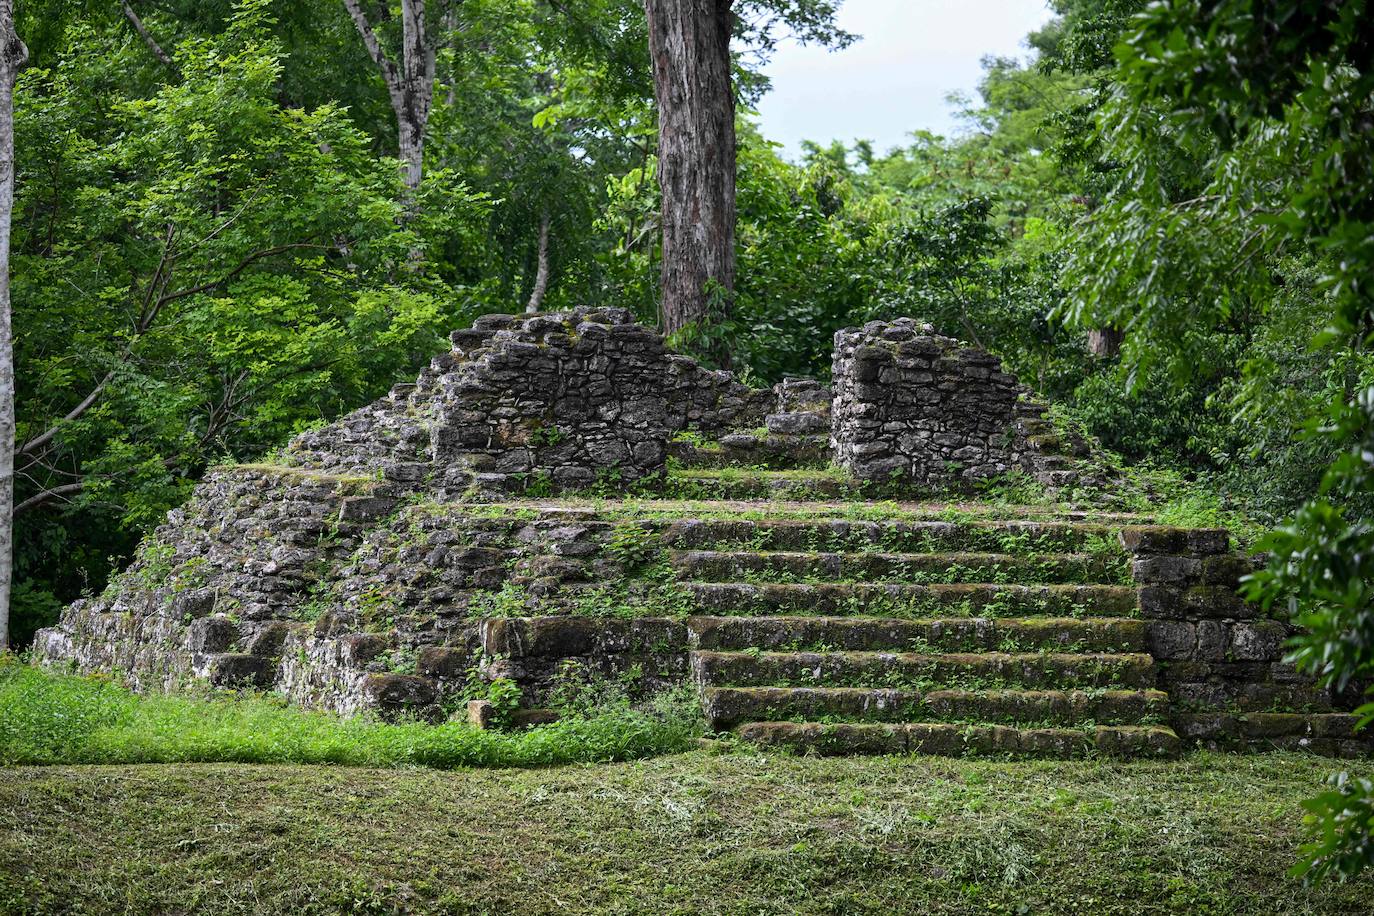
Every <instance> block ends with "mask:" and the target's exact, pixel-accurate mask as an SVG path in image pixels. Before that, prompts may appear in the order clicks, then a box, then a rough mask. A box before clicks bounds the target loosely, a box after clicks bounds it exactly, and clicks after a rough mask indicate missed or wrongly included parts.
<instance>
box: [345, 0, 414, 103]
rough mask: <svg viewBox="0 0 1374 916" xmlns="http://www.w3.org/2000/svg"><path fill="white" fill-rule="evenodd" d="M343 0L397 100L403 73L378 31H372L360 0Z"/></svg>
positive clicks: (387, 85) (364, 43)
mask: <svg viewBox="0 0 1374 916" xmlns="http://www.w3.org/2000/svg"><path fill="white" fill-rule="evenodd" d="M343 2H344V6H346V7H347V8H348V15H350V16H352V17H353V24H354V25H355V26H357V29H358V34H359V35H361V36H362V38H363V45H364V46H365V47H366V48H367V53H368V54H369V55H370V56H371V57H372V61H373V63H375V64H376V65H377V69H378V70H380V71H382V79H383V80H385V81H386V88H387V91H388V92H390V93H391V95H392V98H393V100H395V99H396V97H397V96H399V94H400V92H401V75H400V73H399V72H397V70H396V65H395V64H394V63H392V61H391V58H389V57H387V56H386V52H385V51H383V50H382V43H381V42H380V41H378V40H377V33H376V32H374V31H372V23H370V22H368V21H367V14H366V13H364V12H363V8H362V7H361V6H359V5H358V0H343Z"/></svg>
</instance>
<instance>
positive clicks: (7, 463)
mask: <svg viewBox="0 0 1374 916" xmlns="http://www.w3.org/2000/svg"><path fill="white" fill-rule="evenodd" d="M28 58H29V50H28V48H26V47H24V42H22V41H20V40H19V36H18V35H17V34H16V33H15V31H14V0H0V651H4V650H5V649H6V648H8V647H9V644H10V585H11V582H12V580H13V578H14V426H15V416H14V339H13V338H14V332H13V327H12V323H11V320H10V217H11V215H12V214H13V213H14V81H15V78H16V77H17V76H18V75H19V71H20V69H21V68H22V67H23V66H24V64H25V62H26V61H28Z"/></svg>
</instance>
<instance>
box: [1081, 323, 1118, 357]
mask: <svg viewBox="0 0 1374 916" xmlns="http://www.w3.org/2000/svg"><path fill="white" fill-rule="evenodd" d="M1124 337H1125V334H1123V333H1122V332H1121V330H1120V329H1119V328H1111V327H1108V328H1093V329H1092V330H1090V331H1088V352H1089V353H1091V354H1092V355H1093V356H1094V357H1095V358H1097V359H1111V358H1112V357H1114V356H1116V355H1117V354H1118V353H1120V352H1121V341H1122V338H1124Z"/></svg>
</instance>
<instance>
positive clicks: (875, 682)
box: [692, 651, 1155, 690]
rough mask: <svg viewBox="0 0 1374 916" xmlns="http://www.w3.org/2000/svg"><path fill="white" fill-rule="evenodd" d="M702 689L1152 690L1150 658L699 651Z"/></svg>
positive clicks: (695, 659) (696, 665)
mask: <svg viewBox="0 0 1374 916" xmlns="http://www.w3.org/2000/svg"><path fill="white" fill-rule="evenodd" d="M692 670H693V673H694V674H695V676H696V678H697V682H698V683H699V684H701V685H703V686H706V687H726V686H728V687H808V686H818V687H873V686H879V685H881V686H883V687H902V688H907V689H927V690H928V689H931V688H933V687H937V686H941V687H953V686H973V685H977V686H979V687H986V688H998V689H1010V688H1021V689H1039V690H1044V689H1049V688H1069V687H1137V688H1146V687H1153V686H1154V684H1155V665H1154V659H1153V658H1151V657H1150V656H1149V655H1146V654H1143V653H1131V654H1107V653H1102V652H1093V653H1080V652H1014V653H1008V652H966V653H920V652H703V651H697V652H693V653H692Z"/></svg>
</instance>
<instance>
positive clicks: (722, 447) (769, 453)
mask: <svg viewBox="0 0 1374 916" xmlns="http://www.w3.org/2000/svg"><path fill="white" fill-rule="evenodd" d="M668 457H669V458H673V459H676V460H677V462H678V464H680V465H681V466H682V467H684V468H696V469H708V470H719V469H722V468H728V467H762V468H770V469H774V470H798V469H812V470H817V469H820V468H824V467H825V466H826V465H827V464H829V462H830V440H829V438H828V437H827V436H773V435H769V436H756V435H753V434H751V433H734V434H731V435H728V436H722V437H721V439H720V441H718V442H700V443H698V442H670V443H668Z"/></svg>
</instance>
